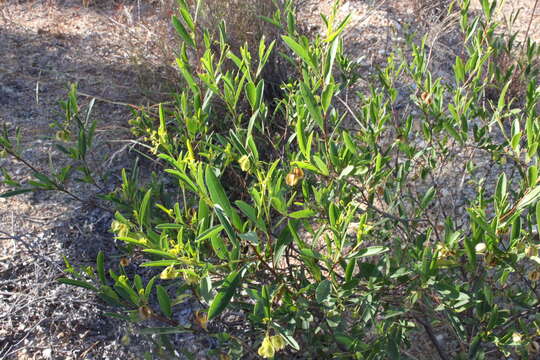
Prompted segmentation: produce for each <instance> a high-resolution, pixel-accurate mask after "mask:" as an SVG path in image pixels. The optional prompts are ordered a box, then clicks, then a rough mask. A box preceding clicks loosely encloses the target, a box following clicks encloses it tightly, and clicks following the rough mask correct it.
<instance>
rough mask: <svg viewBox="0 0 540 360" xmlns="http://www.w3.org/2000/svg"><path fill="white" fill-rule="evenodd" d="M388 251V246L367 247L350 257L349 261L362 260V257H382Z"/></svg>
mask: <svg viewBox="0 0 540 360" xmlns="http://www.w3.org/2000/svg"><path fill="white" fill-rule="evenodd" d="M388 250H390V249H388V248H387V247H386V246H370V247H367V248H365V249H362V250H359V251H356V252H354V253H352V254H350V255H348V256H347V259H355V258H360V257H368V256H375V255H380V254H383V253H385V252H387V251H388Z"/></svg>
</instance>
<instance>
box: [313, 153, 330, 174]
mask: <svg viewBox="0 0 540 360" xmlns="http://www.w3.org/2000/svg"><path fill="white" fill-rule="evenodd" d="M313 161H314V162H315V165H316V166H317V168H318V169H319V173H321V174H322V175H324V176H328V175H329V174H330V172H329V171H328V167H327V166H326V163H325V162H324V161H323V160H322V159H321V158H320V157H319V156H318V155H314V156H313Z"/></svg>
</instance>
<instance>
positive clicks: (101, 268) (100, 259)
mask: <svg viewBox="0 0 540 360" xmlns="http://www.w3.org/2000/svg"><path fill="white" fill-rule="evenodd" d="M96 265H97V273H98V278H99V281H101V283H102V284H103V285H105V284H106V283H107V278H106V277H105V255H104V254H103V251H100V252H99V253H98V255H97V259H96Z"/></svg>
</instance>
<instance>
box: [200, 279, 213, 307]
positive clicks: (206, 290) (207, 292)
mask: <svg viewBox="0 0 540 360" xmlns="http://www.w3.org/2000/svg"><path fill="white" fill-rule="evenodd" d="M199 291H200V293H201V296H202V298H203V299H204V300H205V301H207V302H208V303H210V301H212V280H211V279H210V276H206V277H204V278H202V279H201V282H200V284H199Z"/></svg>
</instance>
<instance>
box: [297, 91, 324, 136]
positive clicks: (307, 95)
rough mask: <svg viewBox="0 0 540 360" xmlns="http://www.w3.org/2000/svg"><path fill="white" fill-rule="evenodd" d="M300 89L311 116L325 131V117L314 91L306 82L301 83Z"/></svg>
mask: <svg viewBox="0 0 540 360" xmlns="http://www.w3.org/2000/svg"><path fill="white" fill-rule="evenodd" d="M300 90H301V93H302V98H303V99H304V102H305V103H306V106H307V108H308V110H309V113H310V114H311V117H312V118H313V120H315V122H316V123H317V125H319V127H320V128H321V130H323V131H324V119H323V117H322V114H321V109H320V108H319V107H318V106H317V103H316V102H315V97H314V96H313V93H312V92H311V90H310V89H309V87H308V86H307V85H306V84H305V83H304V82H301V83H300Z"/></svg>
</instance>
